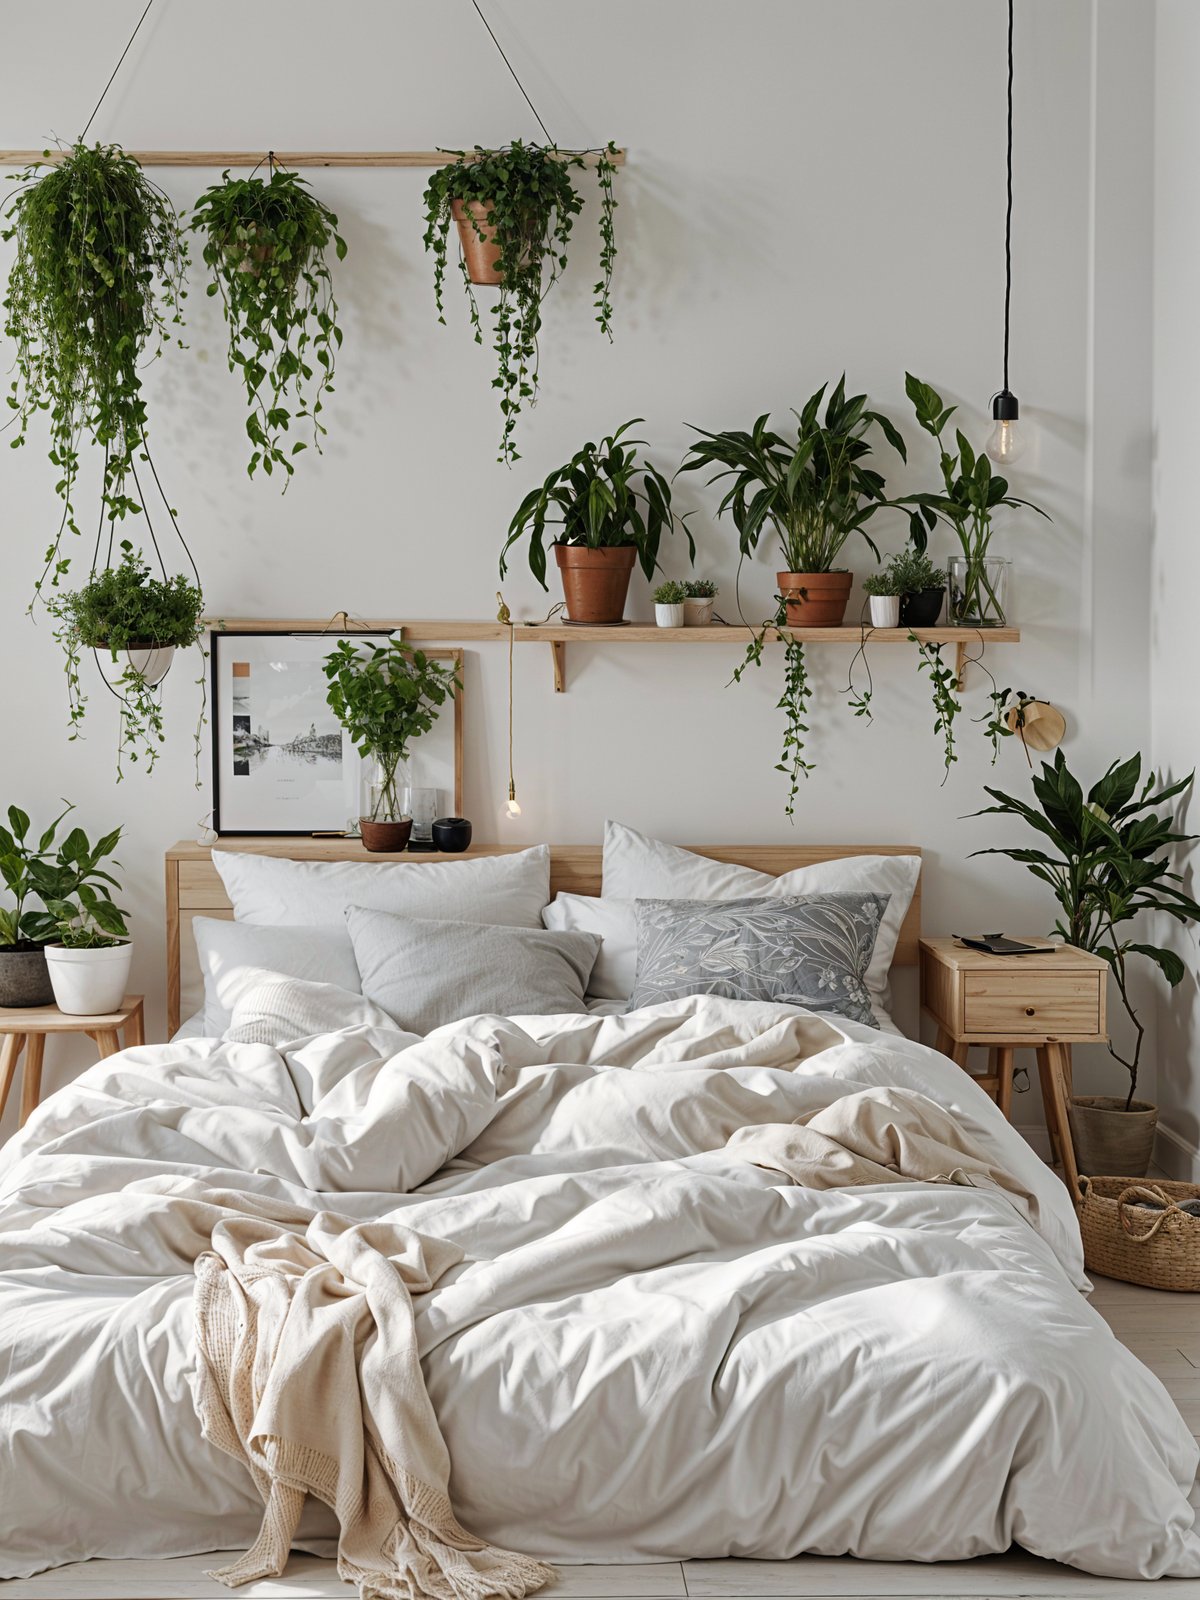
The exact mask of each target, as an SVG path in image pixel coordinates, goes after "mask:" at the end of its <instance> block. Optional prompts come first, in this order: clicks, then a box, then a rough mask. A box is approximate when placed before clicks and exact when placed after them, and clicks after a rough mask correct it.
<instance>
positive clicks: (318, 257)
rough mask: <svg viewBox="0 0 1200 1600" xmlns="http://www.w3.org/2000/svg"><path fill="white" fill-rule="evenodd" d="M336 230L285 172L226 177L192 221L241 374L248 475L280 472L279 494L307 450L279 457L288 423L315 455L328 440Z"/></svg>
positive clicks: (335, 339)
mask: <svg viewBox="0 0 1200 1600" xmlns="http://www.w3.org/2000/svg"><path fill="white" fill-rule="evenodd" d="M337 225H338V219H337V217H336V216H335V215H334V214H333V212H332V211H330V210H329V209H328V207H326V206H324V205H322V203H321V202H320V201H319V200H318V199H317V198H316V196H315V195H312V194H310V193H309V191H308V187H307V183H306V180H305V179H304V178H302V177H301V176H300V175H299V173H297V172H291V171H285V170H284V169H282V168H276V169H274V170H273V171H272V172H271V175H270V177H269V178H268V179H265V180H264V179H262V178H256V177H249V178H231V177H230V176H229V173H228V172H224V173H222V174H221V182H220V183H217V184H214V185H213V186H212V187H211V188H210V189H206V190H205V191H204V193H203V194H202V195H201V196H200V199H199V201H198V202H197V204H196V208H195V210H194V211H193V212H192V221H191V227H192V229H193V230H194V231H196V232H198V233H202V234H203V235H204V236H205V238H204V247H203V255H204V260H205V262H206V263H207V265H208V266H209V267H210V268H211V270H212V273H213V281H212V282H211V283H210V284H209V286H208V290H207V292H208V293H209V294H210V295H216V294H220V296H221V298H222V300H223V302H224V306H225V320H226V321H227V322H228V324H229V370H230V371H231V372H238V371H240V373H241V376H242V382H243V384H244V385H245V389H246V398H247V401H248V402H249V411H248V414H247V417H246V432H247V434H248V435H249V438H250V444H251V456H250V463H249V466H248V468H247V470H248V472H249V474H250V476H251V477H253V475H254V472H255V469H256V468H257V467H258V466H259V464H260V463H261V465H262V469H263V471H264V472H265V473H267V474H268V475H270V474H271V473H272V472H274V470H275V469H276V467H278V468H279V469H280V471H281V472H283V473H284V475H285V476H284V487H285V488H286V487H287V483H288V481H289V479H290V478H291V475H292V473H293V472H294V471H295V467H294V465H293V462H292V459H291V458H292V457H293V456H295V455H298V454H299V453H300V451H301V450H303V449H305V448H306V441H305V440H303V439H297V440H295V441H294V442H293V444H292V446H291V449H290V450H285V449H284V437H283V436H284V434H286V433H287V431H288V429H289V427H290V426H291V424H292V423H293V422H308V423H310V424H311V432H312V442H313V444H314V445H315V446H316V447H317V450H318V451H319V450H320V448H321V438H322V436H323V435H324V434H325V432H326V431H327V430H326V428H325V425H324V423H323V422H322V421H321V411H322V409H323V405H324V400H325V396H326V395H327V394H330V393H332V390H333V372H334V366H335V363H336V359H337V352H338V350H339V349H340V348H341V343H342V330H341V329H340V328H339V327H338V323H337V301H336V300H335V299H334V296H333V279H332V277H331V275H330V271H329V264H328V262H327V260H326V251H327V249H328V248H329V246H330V245H331V244H332V246H333V249H334V252H335V254H336V255H337V258H338V260H339V261H342V260H344V259H345V255H346V241H345V240H344V239H343V238H342V236H341V235H340V234H339V233H338V231H337Z"/></svg>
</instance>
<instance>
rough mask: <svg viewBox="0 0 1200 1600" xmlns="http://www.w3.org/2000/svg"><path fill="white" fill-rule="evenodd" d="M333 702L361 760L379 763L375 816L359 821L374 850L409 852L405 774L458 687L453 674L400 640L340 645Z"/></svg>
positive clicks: (330, 661)
mask: <svg viewBox="0 0 1200 1600" xmlns="http://www.w3.org/2000/svg"><path fill="white" fill-rule="evenodd" d="M323 670H324V673H325V677H326V679H327V681H328V684H329V688H328V691H327V693H326V699H327V700H328V702H329V705H330V707H331V708H332V710H333V713H334V715H335V716H336V717H337V719H338V721H339V722H340V723H341V725H342V727H343V728H345V730H346V732H347V733H348V734H349V735H350V739H351V741H352V743H353V744H354V747H355V749H356V750H357V751H358V753H359V754H360V755H361V756H364V757H367V758H369V759H371V760H372V761H373V762H374V763H375V779H374V781H373V783H372V803H371V811H370V815H369V816H366V815H364V816H363V817H362V818H361V819H360V822H359V826H360V828H361V830H362V839H363V843H364V845H365V846H366V847H367V849H368V850H403V849H404V847H405V845H406V844H407V843H408V836H409V833H410V832H411V829H412V818H411V817H406V816H405V814H404V809H403V806H402V804H401V800H400V787H401V777H400V767H401V764H402V763H403V762H405V761H407V760H408V756H409V747H410V746H411V745H412V743H413V741H414V740H416V739H419V738H420V737H421V735H422V734H425V733H428V732H429V730H430V728H432V727H433V725H434V723H435V722H436V721H437V719H438V717H439V715H440V714H441V709H442V707H443V705H445V703H446V701H447V699H448V698H450V697H451V696H452V695H453V693H454V691H455V689H456V688H457V686H458V674H457V671H456V670H455V669H454V668H453V667H443V666H441V665H439V663H438V662H436V661H434V660H432V659H431V658H430V657H429V656H428V655H426V654H425V652H424V651H423V650H413V649H411V648H410V647H409V646H408V645H406V644H404V643H403V641H402V640H400V639H389V640H388V642H387V644H386V645H381V644H374V643H370V642H367V641H363V640H360V641H357V642H355V643H353V644H352V643H350V641H349V640H346V639H340V640H339V641H338V643H337V645H336V646H335V647H334V649H333V650H332V651H330V653H329V655H327V656H326V657H325V660H324V663H323Z"/></svg>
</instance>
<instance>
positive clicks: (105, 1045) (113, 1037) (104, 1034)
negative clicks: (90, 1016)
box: [92, 1028, 121, 1061]
mask: <svg viewBox="0 0 1200 1600" xmlns="http://www.w3.org/2000/svg"><path fill="white" fill-rule="evenodd" d="M92 1038H93V1039H94V1040H95V1041H96V1049H97V1050H98V1051H99V1052H100V1059H101V1061H103V1060H104V1059H105V1057H106V1056H115V1055H116V1053H117V1051H118V1050H119V1049H120V1048H121V1041H120V1039H118V1037H117V1030H116V1029H115V1028H97V1030H96V1032H95V1033H93V1034H92Z"/></svg>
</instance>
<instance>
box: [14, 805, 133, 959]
mask: <svg viewBox="0 0 1200 1600" xmlns="http://www.w3.org/2000/svg"><path fill="white" fill-rule="evenodd" d="M74 809H75V808H74V806H72V805H69V804H68V805H67V807H66V810H64V811H62V812H60V814H59V815H58V816H57V817H55V819H54V821H53V822H52V823H51V824H50V825H49V827H48V828H46V829H45V831H44V832H43V833H42V834H41V835H40V836H39V838H38V840H37V843H36V844H35V843H33V841H32V840H31V839H30V838H29V829H30V827H31V821H30V817H29V813H28V812H26V811H22V810H21V809H20V807H19V806H9V808H8V827H7V828H6V827H3V826H0V877H2V878H3V880H4V885H5V888H6V889H7V890H8V892H9V894H10V895H11V896H12V899H13V904H12V906H11V907H7V908H4V909H0V947H4V948H6V949H9V950H14V949H15V950H22V949H24V950H32V949H35V948H37V947H38V946H39V945H42V944H45V943H47V942H49V941H52V940H54V939H55V938H56V937H61V935H62V933H63V930H64V929H66V930H72V929H83V928H88V927H90V928H92V929H93V930H95V931H96V932H98V933H99V934H101V935H103V936H105V937H106V938H108V940H109V941H110V942H115V941H116V940H117V939H121V938H125V937H127V935H128V928H127V926H126V923H125V913H124V912H123V911H122V910H121V908H120V907H119V906H117V905H116V904H115V903H114V901H113V898H112V896H111V894H110V893H109V889H110V888H112V889H117V888H119V887H120V885H119V884H118V882H117V880H116V879H115V878H114V877H113V876H112V874H111V873H110V872H108V871H107V870H106V868H105V867H104V866H102V865H101V863H102V862H104V861H106V860H107V858H108V857H109V856H111V855H112V853H113V851H114V850H115V849H116V847H117V843H118V841H119V840H120V837H121V830H120V828H114V829H113V831H112V832H111V833H106V834H104V835H103V837H102V838H100V839H99V840H97V842H96V843H95V844H92V843H91V842H90V841H89V840H88V837H87V835H86V834H85V833H84V831H83V829H82V828H72V829H71V831H70V832H69V833H68V834H67V836H66V838H65V839H64V840H63V841H62V843H61V844H59V845H58V846H57V848H56V847H55V843H54V841H55V838H56V837H57V834H58V827H59V824H60V823H61V822H62V820H63V818H64V817H66V816H67V815H68V814H69V813H70V812H71V811H73V810H74ZM33 899H37V900H40V901H41V903H42V909H40V910H39V909H38V908H37V907H35V906H32V905H31V904H30V902H31V900H33ZM64 942H65V941H64Z"/></svg>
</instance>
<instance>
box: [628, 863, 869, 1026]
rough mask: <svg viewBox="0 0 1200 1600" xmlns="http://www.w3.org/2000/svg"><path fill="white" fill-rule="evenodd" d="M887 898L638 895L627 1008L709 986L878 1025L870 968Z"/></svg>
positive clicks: (733, 996)
mask: <svg viewBox="0 0 1200 1600" xmlns="http://www.w3.org/2000/svg"><path fill="white" fill-rule="evenodd" d="M889 898H890V897H889V896H888V895H886V894H824V895H813V896H810V897H807V898H800V899H795V900H789V899H775V898H772V899H752V900H639V901H637V927H638V953H637V979H636V981H635V983H634V988H633V994H632V996H631V998H630V1001H629V1010H630V1011H634V1010H636V1009H637V1008H638V1007H639V1006H652V1005H656V1004H657V1003H658V1002H659V1001H660V1000H677V999H679V998H680V997H681V996H683V995H690V994H712V995H721V996H723V997H724V998H726V999H729V1000H772V1001H776V1002H778V1003H780V1004H783V1005H791V1006H806V1007H807V1008H808V1009H809V1010H810V1011H833V1012H836V1013H837V1014H838V1015H839V1016H843V1017H849V1018H850V1020H851V1021H852V1022H865V1023H866V1024H867V1025H868V1026H869V1027H874V1026H875V1025H876V1024H875V1017H874V1015H873V1013H872V1011H871V1000H870V996H869V994H868V993H867V985H866V974H867V968H868V966H869V965H870V961H871V952H872V950H873V949H874V948H875V939H876V936H877V935H878V933H879V923H880V919H881V918H882V916H883V913H884V911H885V909H886V908H887V903H888V900H889Z"/></svg>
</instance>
